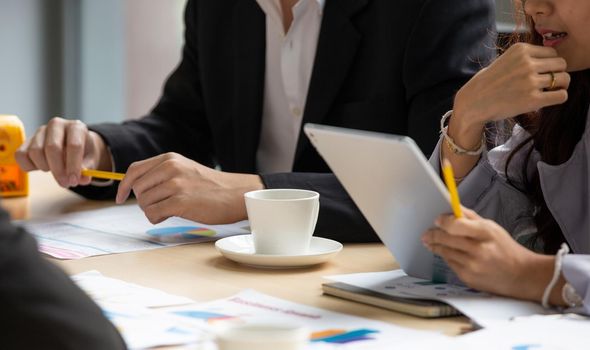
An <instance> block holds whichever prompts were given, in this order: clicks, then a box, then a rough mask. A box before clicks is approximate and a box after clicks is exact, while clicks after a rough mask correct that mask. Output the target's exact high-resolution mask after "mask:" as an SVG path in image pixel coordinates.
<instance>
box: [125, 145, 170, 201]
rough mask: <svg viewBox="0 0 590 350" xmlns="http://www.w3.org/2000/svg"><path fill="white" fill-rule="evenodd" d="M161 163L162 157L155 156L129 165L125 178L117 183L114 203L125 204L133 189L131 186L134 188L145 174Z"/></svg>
mask: <svg viewBox="0 0 590 350" xmlns="http://www.w3.org/2000/svg"><path fill="white" fill-rule="evenodd" d="M161 162H162V156H156V157H153V158H149V159H146V160H142V161H138V162H135V163H133V164H131V165H130V166H129V169H127V172H126V173H125V177H124V178H123V180H122V181H121V182H120V183H119V188H118V189H117V197H116V198H115V201H116V203H117V204H121V203H123V202H125V201H126V200H127V198H129V195H130V194H131V190H132V189H133V186H135V183H136V181H137V180H138V179H140V178H142V177H143V176H144V175H146V173H148V172H149V171H150V170H151V169H152V168H153V167H154V166H156V165H158V164H159V163H161Z"/></svg>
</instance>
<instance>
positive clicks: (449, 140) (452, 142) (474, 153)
mask: <svg viewBox="0 0 590 350" xmlns="http://www.w3.org/2000/svg"><path fill="white" fill-rule="evenodd" d="M452 115H453V110H450V111H448V112H447V113H445V115H443V117H442V118H441V120H440V133H441V135H442V136H443V137H444V139H445V141H446V143H447V146H448V147H449V149H450V150H451V152H453V153H455V154H457V155H468V156H478V155H480V154H482V153H483V151H484V149H485V146H486V139H485V135H484V134H482V135H481V141H480V142H479V146H478V148H477V149H476V150H468V149H464V148H462V147H460V146H458V145H457V144H456V143H455V140H453V138H452V137H450V136H449V134H448V133H447V130H448V127H447V126H445V123H446V121H447V119H449V118H450V117H451V116H452Z"/></svg>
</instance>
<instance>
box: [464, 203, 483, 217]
mask: <svg viewBox="0 0 590 350" xmlns="http://www.w3.org/2000/svg"><path fill="white" fill-rule="evenodd" d="M461 209H462V210H463V215H465V217H466V218H468V219H471V220H478V219H481V216H479V215H478V214H477V213H476V212H475V211H474V210H471V209H469V208H467V207H464V206H461Z"/></svg>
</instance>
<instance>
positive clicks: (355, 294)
mask: <svg viewBox="0 0 590 350" xmlns="http://www.w3.org/2000/svg"><path fill="white" fill-rule="evenodd" d="M322 290H323V291H324V294H328V295H332V296H335V297H339V298H343V299H348V300H353V301H357V302H360V303H364V304H369V305H374V306H378V307H382V308H384V309H388V310H393V311H398V312H403V313H406V314H410V315H414V316H419V317H428V318H434V317H445V316H455V315H461V313H460V312H459V311H458V310H457V309H455V308H453V307H452V306H450V305H448V304H445V303H443V302H440V301H435V300H426V299H413V298H402V297H394V296H391V295H387V294H383V293H379V292H375V291H372V290H369V289H364V288H359V287H356V286H353V285H350V284H346V283H342V282H333V283H324V284H322Z"/></svg>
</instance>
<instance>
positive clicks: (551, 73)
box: [549, 72, 557, 90]
mask: <svg viewBox="0 0 590 350" xmlns="http://www.w3.org/2000/svg"><path fill="white" fill-rule="evenodd" d="M549 74H550V75H551V86H549V90H553V89H555V83H556V81H557V79H556V78H555V73H553V72H549Z"/></svg>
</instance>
